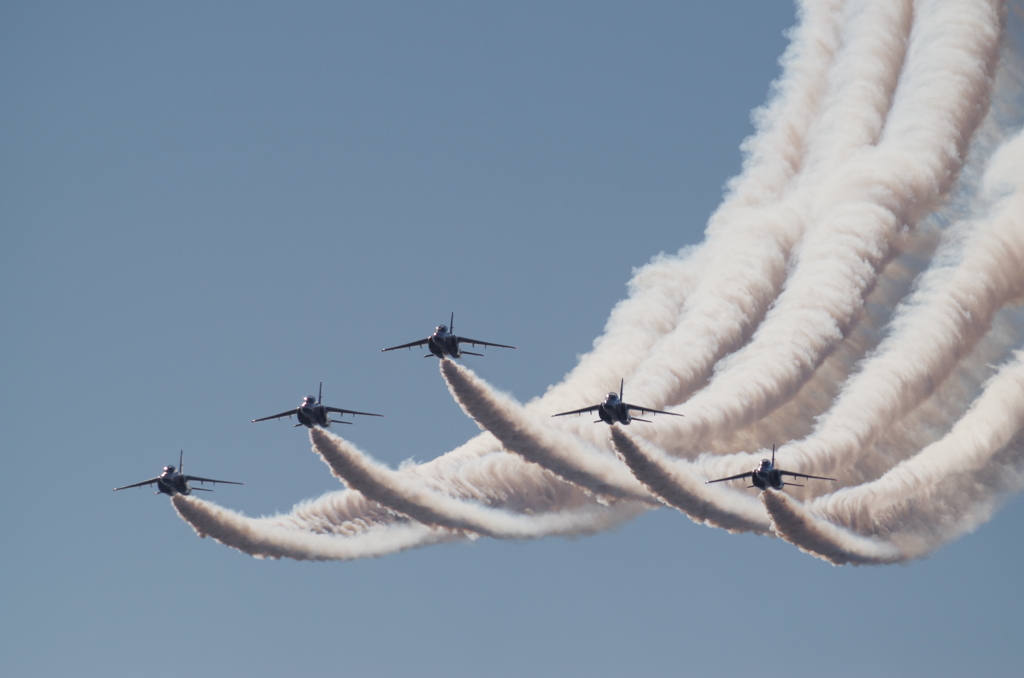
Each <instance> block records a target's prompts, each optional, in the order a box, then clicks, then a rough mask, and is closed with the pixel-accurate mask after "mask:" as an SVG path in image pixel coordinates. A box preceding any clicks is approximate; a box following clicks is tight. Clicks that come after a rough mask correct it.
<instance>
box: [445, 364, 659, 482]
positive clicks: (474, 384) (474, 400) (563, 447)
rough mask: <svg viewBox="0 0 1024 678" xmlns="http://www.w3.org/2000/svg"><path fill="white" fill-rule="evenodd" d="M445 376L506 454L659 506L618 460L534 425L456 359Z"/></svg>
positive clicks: (569, 478)
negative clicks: (506, 451) (511, 454)
mask: <svg viewBox="0 0 1024 678" xmlns="http://www.w3.org/2000/svg"><path fill="white" fill-rule="evenodd" d="M441 373H442V374H443V375H444V378H445V380H446V381H447V382H448V388H449V389H451V392H452V395H453V396H454V397H455V400H456V401H457V402H458V403H459V405H461V406H462V408H463V410H464V411H465V412H466V414H468V415H469V416H470V417H472V418H473V419H474V420H476V422H477V423H478V424H479V425H480V427H481V428H484V429H486V430H488V431H490V432H491V433H492V434H493V435H494V436H495V437H496V438H497V439H498V440H499V441H500V442H501V444H502V445H504V447H505V449H506V450H508V451H510V452H514V453H516V454H518V455H519V456H521V457H522V458H523V459H525V460H526V461H529V462H533V463H535V464H539V465H540V466H542V467H544V468H546V469H548V470H550V471H551V472H552V473H554V474H556V475H557V476H558V477H560V478H562V479H563V480H565V481H566V482H570V483H575V484H577V485H580V486H581V487H585V488H587V489H589V490H591V491H592V492H594V493H595V494H597V495H599V496H604V497H609V498H613V499H635V500H640V501H648V502H650V501H654V498H653V497H652V496H651V495H650V494H648V493H647V492H645V491H644V489H643V487H642V486H641V485H640V484H639V483H638V482H637V480H636V478H634V477H633V475H632V474H631V473H629V471H628V469H625V468H623V467H622V464H619V463H618V462H617V461H616V460H615V458H614V457H613V456H611V455H610V454H607V453H605V452H604V451H603V450H597V449H594V448H592V447H590V446H588V445H586V444H585V443H582V442H581V441H580V440H579V439H578V438H576V437H575V436H572V435H570V434H568V433H565V432H563V431H561V430H558V429H556V428H553V427H551V426H545V425H544V424H543V423H534V420H535V415H532V416H531V415H529V414H527V413H526V412H525V411H524V410H523V408H521V407H520V406H518V405H517V404H516V403H515V402H514V401H513V400H512V399H511V398H509V397H507V396H503V395H501V394H498V393H496V392H494V391H493V389H490V388H488V387H487V385H486V384H485V383H484V382H483V380H481V379H480V378H479V377H477V376H476V375H474V374H473V373H472V372H470V371H469V370H468V369H466V368H464V367H461V366H459V365H456V364H455V363H454V362H452V361H450V360H443V361H441Z"/></svg>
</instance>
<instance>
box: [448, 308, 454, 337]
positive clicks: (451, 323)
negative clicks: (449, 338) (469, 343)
mask: <svg viewBox="0 0 1024 678" xmlns="http://www.w3.org/2000/svg"><path fill="white" fill-rule="evenodd" d="M448 331H449V332H451V333H452V334H455V311H452V317H451V320H449V321H448Z"/></svg>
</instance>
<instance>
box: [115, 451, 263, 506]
mask: <svg viewBox="0 0 1024 678" xmlns="http://www.w3.org/2000/svg"><path fill="white" fill-rule="evenodd" d="M184 456H185V451H184V450H182V451H181V453H180V454H179V455H178V468H177V470H175V468H174V467H173V466H164V472H163V473H161V474H160V475H158V476H157V477H156V478H150V479H149V480H143V481H142V482H141V483H133V484H131V485H125V486H124V487H115V488H114V492H117V491H118V490H127V489H128V488H129V487H142V486H143V485H152V484H153V483H156V490H157V491H156V493H157V494H160V493H163V494H166V495H168V496H171V497H173V496H174V495H176V494H192V491H193V490H202V491H203V492H213V490H208V489H206V488H205V487H192V486H191V485H189V481H190V480H198V481H199V482H201V483H226V484H228V485H245V483H236V482H234V481H232V480H214V479H213V478H200V477H199V476H186V475H184V474H182V470H183V469H184V464H183V463H182V460H183V458H184Z"/></svg>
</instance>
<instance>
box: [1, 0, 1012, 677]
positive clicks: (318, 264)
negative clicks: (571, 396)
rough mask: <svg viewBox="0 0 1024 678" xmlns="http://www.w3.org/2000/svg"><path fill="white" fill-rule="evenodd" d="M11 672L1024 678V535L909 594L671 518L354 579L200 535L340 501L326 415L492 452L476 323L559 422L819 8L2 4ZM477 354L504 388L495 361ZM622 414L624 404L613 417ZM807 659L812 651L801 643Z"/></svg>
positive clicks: (367, 428)
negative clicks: (194, 510) (428, 346)
mask: <svg viewBox="0 0 1024 678" xmlns="http://www.w3.org/2000/svg"><path fill="white" fill-rule="evenodd" d="M0 19H2V20H0V88H2V91H3V92H4V94H5V96H3V97H2V98H0V148H3V149H4V152H3V153H2V155H0V308H2V309H3V315H4V318H5V322H4V323H3V324H2V325H0V332H2V334H0V336H2V343H3V353H2V355H3V356H4V357H3V360H2V361H0V376H2V383H3V385H4V386H3V388H2V389H0V398H2V407H0V426H2V430H3V431H4V451H5V462H6V463H5V470H6V475H7V482H6V488H5V492H4V493H3V495H2V499H0V508H2V512H3V516H4V520H3V521H2V523H0V538H2V543H3V544H4V549H3V552H2V553H3V557H2V559H0V562H2V577H0V624H2V627H0V656H3V657H4V660H3V661H4V665H5V671H10V672H11V673H10V675H17V676H52V675H103V676H128V675H137V674H138V673H139V672H140V671H145V672H146V673H147V674H149V675H153V676H171V675H178V674H179V673H180V672H181V671H182V670H188V671H191V672H193V673H196V674H198V675H209V674H212V675H246V676H277V675H282V674H291V675H308V674H310V673H313V672H323V671H334V672H336V673H351V674H353V675H363V676H401V675H416V676H441V675H444V676H481V675H486V676H522V675H539V676H546V675H552V676H553V675H559V676H583V675H586V676H620V675H628V674H647V675H666V674H671V675H677V674H680V673H694V674H697V675H708V676H715V675H722V676H728V675H736V674H738V673H740V672H748V671H751V670H756V671H758V672H759V673H761V674H762V675H766V676H775V675H798V676H800V675H807V676H812V675H822V674H823V673H825V674H827V675H833V676H859V675H865V674H870V675H878V676H890V675H891V676H925V675H927V676H960V675H965V674H968V673H971V674H978V675H988V676H999V675H1016V674H1017V672H1018V671H1019V667H1020V664H1021V661H1022V660H1024V650H1022V649H1021V647H1020V643H1019V640H1020V632H1021V629H1022V628H1024V612H1022V610H1024V584H1022V583H1021V581H1020V572H1021V571H1022V566H1024V544H1022V542H1021V540H1020V534H1021V530H1022V528H1024V502H1022V500H1021V498H1020V497H1019V496H1018V497H1015V498H1013V499H1012V500H1011V501H1009V502H1008V504H1007V505H1006V506H1005V507H1004V509H1003V510H1002V511H1001V512H1000V513H998V514H997V515H996V516H995V518H994V519H993V520H992V521H991V522H989V523H987V524H985V525H983V526H982V527H981V528H980V529H978V530H977V531H976V532H975V533H974V534H971V535H968V536H966V537H964V538H962V539H960V540H958V541H956V542H954V543H952V544H950V545H948V546H946V547H944V548H942V549H940V550H939V551H938V552H936V553H935V554H933V555H932V556H931V557H930V558H928V559H926V560H923V561H917V562H912V563H910V564H909V565H905V566H899V567H878V568H866V567H862V568H852V567H843V568H836V567H833V566H830V565H828V564H826V563H824V562H823V561H820V560H817V559H814V558H811V557H810V556H808V555H805V554H802V553H800V552H799V551H797V550H796V549H795V548H793V547H792V546H790V545H788V544H786V543H784V542H783V541H781V540H778V539H768V538H765V537H755V536H749V535H744V536H733V535H729V534H726V533H725V532H723V531H720V530H712V529H709V528H706V527H702V526H698V525H695V524H694V523H692V522H691V521H690V520H689V519H687V518H686V517H685V516H683V515H682V514H679V513H677V512H675V511H672V510H669V509H662V510H659V511H656V512H653V513H649V514H647V515H645V516H642V517H641V518H639V519H637V520H635V521H633V522H631V523H628V524H626V525H624V526H622V527H621V528H619V529H617V530H614V531H611V532H607V533H602V534H599V535H596V536H593V537H588V538H581V539H575V540H565V539H544V540H538V541H532V542H499V541H495V540H489V539H480V540H477V541H475V542H473V543H463V544H453V545H444V546H437V547H433V548H426V549H421V550H415V551H410V552H405V553H399V554H396V555H392V556H389V557H387V558H382V559H375V560H365V561H357V562H350V563H298V562H292V561H258V560H254V559H252V558H250V557H248V556H245V555H242V554H240V553H237V552H235V551H233V550H230V549H228V548H226V547H224V546H221V545H219V544H217V543H215V542H213V541H212V540H203V539H199V538H198V537H196V535H195V534H194V532H193V531H192V529H191V528H190V527H189V526H188V525H186V524H185V523H183V522H182V521H181V520H180V519H179V518H178V517H177V515H176V514H175V513H174V511H173V509H172V508H171V506H170V505H169V502H168V501H167V499H166V498H165V497H162V496H161V497H156V496H153V494H152V493H151V491H149V490H145V489H143V490H137V491H130V492H119V493H116V494H115V493H112V492H110V488H112V487H114V486H117V485H123V484H127V483H131V482H136V481H138V480H143V479H145V478H149V477H152V476H153V475H156V474H157V473H158V472H159V470H160V468H161V467H162V466H163V465H165V464H169V463H176V460H177V453H178V450H179V449H184V450H185V464H186V469H187V470H188V471H189V472H191V473H197V474H200V475H205V476H209V477H215V478H225V479H230V480H240V481H243V482H245V483H246V485H245V487H241V488H235V487H226V488H223V489H218V490H217V492H216V493H215V494H214V495H212V498H213V499H215V500H216V501H217V502H218V503H221V504H223V505H225V506H228V507H231V508H234V509H237V510H240V511H243V512H245V513H246V514H248V515H267V514H273V513H276V512H278V511H287V510H289V509H290V508H291V507H292V506H293V505H294V504H296V503H298V502H300V501H303V500H305V499H310V498H315V497H317V496H320V495H321V494H323V493H325V492H328V491H332V490H335V489H338V487H339V485H338V482H337V481H336V480H335V479H334V478H332V477H331V475H330V473H329V471H328V470H327V469H326V468H325V467H324V465H323V463H322V462H321V461H320V460H319V459H317V457H316V456H315V455H313V454H311V453H310V451H309V450H310V445H309V440H308V437H307V436H306V433H305V431H304V430H301V429H294V428H291V427H290V426H288V425H287V424H285V423H281V422H267V423H261V424H251V423H249V422H250V420H251V419H253V418H256V417H259V416H265V415H268V414H272V413H275V412H280V411H282V410H285V409H287V408H290V407H294V406H295V405H296V404H297V403H298V402H299V400H300V399H301V397H302V396H303V395H305V394H307V393H314V392H315V390H316V386H317V383H318V382H319V381H320V380H323V381H324V400H325V402H327V403H329V404H333V405H336V406H340V407H344V408H349V409H356V410H364V411H370V412H381V413H384V414H385V415H386V417H385V418H384V419H381V420H377V419H360V420H359V421H357V422H356V424H355V425H354V426H351V427H344V428H345V431H344V432H343V433H344V435H345V436H346V437H347V438H349V439H351V440H352V441H353V442H355V443H356V444H357V445H359V446H360V447H361V448H362V449H365V450H366V451H368V452H369V453H370V454H372V455H373V456H374V457H375V458H376V459H379V460H381V461H384V462H386V463H388V464H391V465H392V466H395V465H398V464H399V463H401V462H402V461H403V460H405V459H409V458H412V459H415V460H417V461H426V460H429V459H432V458H434V457H436V456H438V455H440V454H443V453H444V452H446V451H448V450H450V449H452V448H453V447H455V446H457V445H459V444H461V443H462V442H464V441H466V440H467V439H469V438H470V437H471V436H473V435H475V434H476V433H477V431H478V429H477V427H476V425H475V424H474V423H473V422H472V421H471V420H469V419H468V418H467V417H466V416H465V415H464V414H463V413H462V411H461V410H460V409H459V407H458V406H457V405H456V404H455V403H454V402H453V400H452V399H451V397H450V395H449V394H448V392H447V389H446V387H445V385H444V382H443V381H442V379H441V377H440V376H439V374H438V372H437V365H436V361H434V360H430V361H427V360H423V359H422V358H420V357H419V354H418V353H409V352H396V353H395V354H381V353H380V352H379V349H380V348H382V347H384V346H389V345H394V344H398V343H403V342H407V341H411V340H414V339H416V338H418V337H421V336H426V335H427V334H428V333H429V331H430V330H431V329H432V328H433V327H434V326H435V325H437V324H439V323H442V322H447V319H448V314H449V313H450V312H452V311H454V312H455V314H456V318H455V323H456V327H457V328H458V329H459V330H460V331H461V332H464V333H465V334H467V335H469V336H473V337H476V338H480V339H484V340H490V341H496V342H500V343H509V344H513V345H516V346H518V347H519V349H518V350H517V351H514V352H511V351H509V352H505V351H500V350H497V349H496V350H492V351H488V355H487V357H485V358H468V359H467V361H466V362H467V363H468V364H469V365H470V366H471V367H472V368H473V369H474V370H476V371H477V372H478V373H479V374H481V376H483V377H484V378H486V379H487V380H488V381H489V382H490V383H492V384H494V385H496V386H498V387H499V388H501V389H504V390H506V391H508V392H510V393H512V394H513V395H514V396H515V397H517V398H518V399H519V400H521V401H526V400H528V399H530V398H532V397H534V396H536V395H539V394H541V393H543V391H544V389H545V388H546V387H547V386H548V385H549V384H552V383H555V382H557V381H559V380H560V379H561V378H562V376H563V375H564V374H565V373H566V372H567V371H568V370H570V369H571V368H572V367H573V366H574V365H575V363H576V358H577V356H578V355H579V354H581V353H584V352H586V351H587V350H588V349H589V348H590V346H591V342H592V340H593V339H594V338H595V337H596V336H598V335H599V334H600V332H601V330H602V328H603V326H604V323H605V321H606V319H607V317H608V313H609V311H610V309H611V308H612V306H613V305H614V304H615V303H616V302H617V301H618V300H620V299H622V298H623V297H624V296H625V294H626V283H627V281H628V280H629V278H630V276H631V271H632V269H633V268H634V267H637V266H640V265H643V264H644V263H646V262H647V261H649V260H650V258H651V257H652V256H654V255H656V254H658V253H659V252H675V251H677V250H678V249H679V248H681V247H683V246H686V245H689V244H694V243H697V242H699V241H700V240H701V238H702V232H703V228H704V226H705V224H706V221H707V218H708V216H709V215H710V214H711V212H712V211H713V210H714V208H715V207H716V205H717V204H718V203H719V202H720V200H721V196H722V186H723V184H724V183H725V181H726V180H727V179H728V178H729V177H730V176H733V175H735V174H736V173H737V172H738V171H739V169H740V161H741V155H740V152H739V144H740V142H741V141H742V140H743V138H744V137H746V136H747V135H748V134H750V133H751V131H752V127H751V124H750V111H751V109H752V108H754V107H756V106H758V105H759V104H761V103H763V102H764V100H765V98H766V95H767V93H768V89H769V83H770V82H771V80H772V79H773V78H774V77H776V76H777V75H778V72H779V67H778V64H777V59H778V57H779V55H780V54H781V53H782V51H783V49H784V48H785V45H786V39H785V37H784V31H785V29H786V28H787V27H789V26H791V25H792V24H793V22H794V10H793V7H792V6H791V5H790V4H789V3H787V2H762V3H739V2H704V1H700V2H691V3H642V4H633V3H557V4H554V5H552V4H549V3H515V4H511V3H509V4H475V3H437V4H431V5H428V4H418V3H387V4H384V3H380V4H370V3H365V4H348V3H344V4H343V3H303V4H300V5H291V4H287V5H286V4H284V3H259V4H251V5H250V4H242V3H237V4H236V3H176V4H174V5H162V4H156V3H98V4H95V5H90V6H86V5H84V4H83V5H79V4H62V3H56V4H54V3H7V4H5V5H4V6H3V9H2V10H0ZM470 361H472V362H470ZM596 395H597V397H600V394H596ZM773 647H774V648H775V650H773Z"/></svg>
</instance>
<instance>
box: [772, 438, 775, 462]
mask: <svg viewBox="0 0 1024 678" xmlns="http://www.w3.org/2000/svg"><path fill="white" fill-rule="evenodd" d="M772 468H775V443H772Z"/></svg>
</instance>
